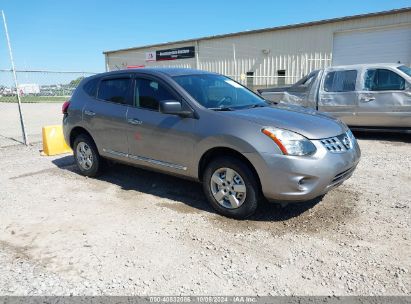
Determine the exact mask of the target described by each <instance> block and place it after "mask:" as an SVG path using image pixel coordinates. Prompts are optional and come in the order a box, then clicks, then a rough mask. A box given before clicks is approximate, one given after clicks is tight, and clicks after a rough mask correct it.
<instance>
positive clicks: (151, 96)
mask: <svg viewBox="0 0 411 304" xmlns="http://www.w3.org/2000/svg"><path fill="white" fill-rule="evenodd" d="M134 96H135V100H134V106H136V107H138V108H145V109H149V110H156V111H158V110H159V104H160V101H163V100H173V99H176V98H175V96H173V94H171V93H170V91H169V90H168V89H166V88H165V87H164V86H163V85H162V84H161V83H159V82H157V81H155V80H150V79H143V78H140V79H136V87H135V95H134Z"/></svg>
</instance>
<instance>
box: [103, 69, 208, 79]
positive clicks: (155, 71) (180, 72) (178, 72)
mask: <svg viewBox="0 0 411 304" xmlns="http://www.w3.org/2000/svg"><path fill="white" fill-rule="evenodd" d="M123 73H144V74H151V75H159V74H163V75H167V76H170V77H173V76H183V75H198V74H215V73H213V72H207V71H202V70H196V69H185V68H135V69H134V68H130V69H124V70H116V71H110V72H106V73H102V74H98V75H99V76H110V75H116V74H123Z"/></svg>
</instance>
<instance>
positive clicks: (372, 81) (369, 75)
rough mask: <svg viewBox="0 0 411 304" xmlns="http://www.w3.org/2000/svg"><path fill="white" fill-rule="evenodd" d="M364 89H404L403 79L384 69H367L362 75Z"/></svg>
mask: <svg viewBox="0 0 411 304" xmlns="http://www.w3.org/2000/svg"><path fill="white" fill-rule="evenodd" d="M364 90H367V91H398V90H405V79H404V78H402V77H401V76H400V75H398V74H397V73H394V72H393V71H390V70H386V69H373V70H368V71H367V72H366V73H365V76H364Z"/></svg>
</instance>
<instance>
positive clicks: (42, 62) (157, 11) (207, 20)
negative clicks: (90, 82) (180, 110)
mask: <svg viewBox="0 0 411 304" xmlns="http://www.w3.org/2000/svg"><path fill="white" fill-rule="evenodd" d="M407 6H411V1H410V0H395V1H394V0H361V1H359V0H345V1H331V0H310V1H307V0H301V1H300V0H299V1H292V0H289V1H270V0H252V1H251V0H202V1H201V0H200V1H198V0H197V1H195V0H178V1H167V0H155V1H137V0H134V1H132V0H117V1H112V0H70V1H56V0H53V1H52V0H36V1H27V0H0V9H3V10H4V12H5V14H6V17H7V21H8V27H9V33H10V37H11V42H12V47H13V51H14V57H15V62H16V66H17V68H20V69H54V70H79V71H95V72H99V71H103V70H104V56H103V54H102V52H103V51H104V50H112V49H119V48H126V47H133V46H141V45H146V44H152V43H161V42H166V41H174V40H181V39H188V38H196V37H201V36H208V35H215V34H224V33H229V32H238V31H244V30H251V29H258V28H264V27H272V26H278V25H287V24H293V23H300V22H307V21H315V20H320V19H327V18H334V17H342V16H347V15H355V14H362V13H369V12H377V11H382V10H390V9H394V8H401V7H407ZM6 50H7V49H6V41H5V35H4V29H3V27H0V58H1V61H0V68H10V62H9V58H8V54H7V52H6Z"/></svg>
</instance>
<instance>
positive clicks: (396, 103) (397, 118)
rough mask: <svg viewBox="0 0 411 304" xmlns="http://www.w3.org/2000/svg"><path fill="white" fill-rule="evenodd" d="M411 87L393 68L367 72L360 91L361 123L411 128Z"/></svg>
mask: <svg viewBox="0 0 411 304" xmlns="http://www.w3.org/2000/svg"><path fill="white" fill-rule="evenodd" d="M409 86H410V84H409V83H407V81H406V80H405V79H404V78H403V77H402V76H400V75H399V74H398V73H396V72H394V71H392V70H391V69H388V68H387V69H381V68H369V69H366V70H365V71H364V74H363V83H362V90H361V91H360V92H359V103H358V110H357V115H358V120H359V124H360V125H362V126H370V127H410V126H411V118H410V117H411V94H410V92H409V91H408V87H409Z"/></svg>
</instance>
